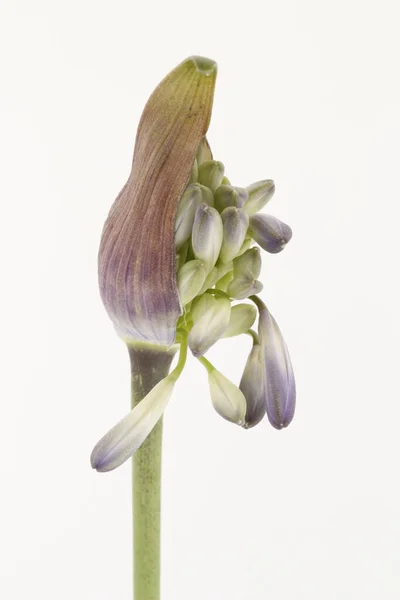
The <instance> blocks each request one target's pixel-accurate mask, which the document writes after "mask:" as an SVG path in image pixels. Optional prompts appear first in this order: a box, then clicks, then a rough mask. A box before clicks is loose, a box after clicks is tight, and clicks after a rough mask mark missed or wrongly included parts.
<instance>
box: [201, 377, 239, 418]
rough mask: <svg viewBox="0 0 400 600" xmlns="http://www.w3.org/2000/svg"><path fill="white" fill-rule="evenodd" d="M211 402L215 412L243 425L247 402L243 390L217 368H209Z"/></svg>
mask: <svg viewBox="0 0 400 600" xmlns="http://www.w3.org/2000/svg"><path fill="white" fill-rule="evenodd" d="M208 384H209V386H210V395H211V402H212V403H213V406H214V408H215V410H216V411H217V413H218V414H219V415H220V416H221V417H223V418H224V419H226V420H227V421H230V422H231V423H236V424H237V425H243V424H244V420H245V416H246V410H247V404H246V398H245V396H244V394H243V392H242V391H241V390H240V389H239V388H238V387H237V386H236V385H235V384H233V383H232V382H231V381H230V380H229V379H227V378H226V377H225V375H222V373H221V372H220V371H217V369H213V370H211V369H210V370H209V374H208Z"/></svg>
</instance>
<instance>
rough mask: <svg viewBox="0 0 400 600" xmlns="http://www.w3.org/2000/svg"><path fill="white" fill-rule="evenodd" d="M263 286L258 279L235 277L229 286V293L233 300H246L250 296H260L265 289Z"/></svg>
mask: <svg viewBox="0 0 400 600" xmlns="http://www.w3.org/2000/svg"><path fill="white" fill-rule="evenodd" d="M263 287H264V286H263V284H262V283H261V281H258V280H257V279H252V278H249V277H234V278H233V280H232V281H231V282H230V284H229V285H228V289H227V293H228V295H229V296H230V297H231V298H235V299H236V300H244V299H245V298H248V297H249V296H254V295H255V294H259V293H260V292H261V291H262V289H263Z"/></svg>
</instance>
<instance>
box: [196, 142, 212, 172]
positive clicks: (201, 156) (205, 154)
mask: <svg viewBox="0 0 400 600" xmlns="http://www.w3.org/2000/svg"><path fill="white" fill-rule="evenodd" d="M196 158H197V164H198V165H201V164H202V163H203V162H206V161H207V160H212V159H213V155H212V152H211V148H210V144H209V143H208V141H207V138H205V137H204V138H203V139H202V140H201V142H200V144H199V146H198V148H197V155H196Z"/></svg>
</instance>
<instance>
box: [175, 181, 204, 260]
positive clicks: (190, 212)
mask: <svg viewBox="0 0 400 600" xmlns="http://www.w3.org/2000/svg"><path fill="white" fill-rule="evenodd" d="M201 187H202V186H200V185H199V184H197V183H194V184H191V185H188V187H187V188H186V190H185V191H184V193H183V195H182V198H181V199H180V202H179V205H178V210H177V212H176V217H175V246H176V248H178V249H179V248H180V247H181V246H182V244H184V243H185V242H186V240H188V239H189V238H190V236H191V234H192V229H193V223H194V216H195V214H196V209H197V207H198V206H199V205H200V204H201V202H202V191H201Z"/></svg>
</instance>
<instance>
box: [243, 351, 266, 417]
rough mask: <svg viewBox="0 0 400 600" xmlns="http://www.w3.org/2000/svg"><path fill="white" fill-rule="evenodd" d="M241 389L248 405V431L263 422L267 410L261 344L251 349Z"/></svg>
mask: <svg viewBox="0 0 400 600" xmlns="http://www.w3.org/2000/svg"><path fill="white" fill-rule="evenodd" d="M239 388H240V389H241V390H242V392H243V394H244V396H245V398H246V404H247V410H246V419H245V425H244V426H245V427H246V429H247V428H250V427H254V425H257V423H259V422H260V421H261V420H262V418H263V417H264V415H265V411H266V410H267V401H266V396H267V394H266V386H265V381H264V364H263V355H262V351H261V346H260V345H259V344H254V345H253V347H252V349H251V352H250V354H249V357H248V359H247V362H246V366H245V368H244V371H243V375H242V379H241V380H240V384H239Z"/></svg>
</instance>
